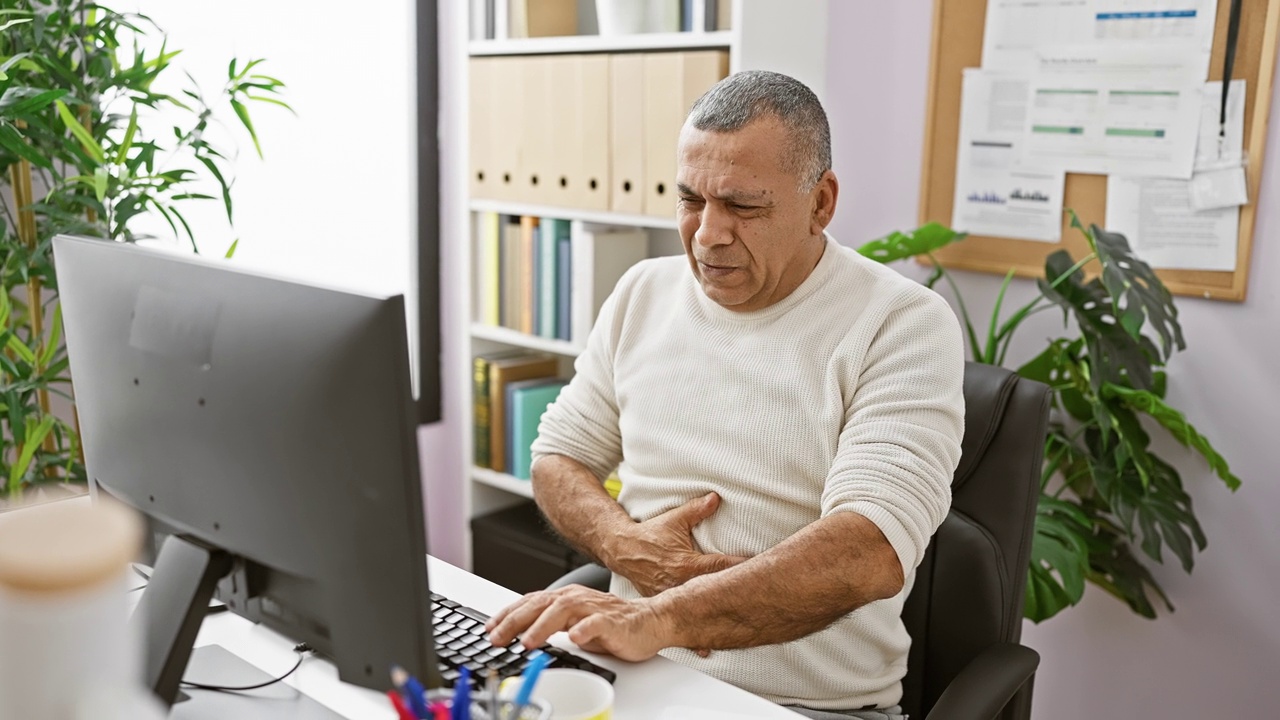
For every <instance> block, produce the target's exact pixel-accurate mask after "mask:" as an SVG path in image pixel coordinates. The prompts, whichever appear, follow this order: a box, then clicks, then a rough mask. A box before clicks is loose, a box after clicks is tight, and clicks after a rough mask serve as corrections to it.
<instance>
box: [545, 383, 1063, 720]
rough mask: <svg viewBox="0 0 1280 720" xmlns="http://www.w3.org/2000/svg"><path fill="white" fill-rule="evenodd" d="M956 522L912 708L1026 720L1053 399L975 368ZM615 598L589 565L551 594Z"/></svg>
mask: <svg viewBox="0 0 1280 720" xmlns="http://www.w3.org/2000/svg"><path fill="white" fill-rule="evenodd" d="M964 398H965V434H964V440H963V442H962V443H961V448H962V454H961V458H960V466H959V467H958V468H956V473H955V477H954V479H953V480H952V484H951V492H952V501H951V512H950V513H948V515H947V517H946V519H945V520H943V522H942V526H941V527H939V528H938V532H937V533H936V534H935V535H934V536H933V540H932V541H931V542H930V544H929V549H928V550H927V551H926V552H925V556H924V560H923V562H922V563H921V564H920V567H919V569H917V570H916V580H915V586H914V587H913V588H912V589H911V594H910V596H908V597H907V602H906V606H905V607H904V608H903V611H902V619H903V622H904V623H905V624H906V626H907V631H908V632H909V633H910V634H911V638H912V642H911V651H910V655H909V656H908V659H907V676H906V678H905V679H904V680H903V683H902V684H903V697H902V708H903V710H904V711H905V712H907V713H908V714H909V715H910V716H911V717H912V718H926V719H927V720H993V718H997V717H998V718H1000V720H1025V718H1028V717H1029V716H1030V714H1031V685H1032V679H1033V675H1034V674H1035V670H1036V666H1037V665H1038V664H1039V662H1040V656H1039V655H1037V654H1036V652H1035V651H1034V650H1031V649H1030V648H1027V647H1024V646H1022V645H1020V644H1018V640H1019V639H1020V638H1021V636H1022V604H1023V591H1024V589H1025V587H1026V579H1027V571H1026V568H1027V562H1028V561H1029V558H1030V555H1031V535H1032V530H1033V529H1034V527H1035V513H1036V501H1037V499H1038V498H1039V495H1040V472H1041V466H1042V461H1043V454H1044V439H1045V432H1046V427H1047V424H1048V418H1049V388H1048V387H1046V386H1045V385H1043V384H1041V383H1037V382H1033V381H1030V380H1026V379H1024V378H1020V377H1018V376H1017V375H1016V374H1014V373H1012V372H1010V371H1008V370H1005V369H1004V368H999V367H995V366H991V365H981V364H978V363H967V364H966V366H965V375H964ZM572 583H578V584H582V585H587V586H588V587H595V588H599V589H602V590H607V589H608V584H609V573H608V571H607V570H605V569H604V568H601V567H600V566H598V565H588V566H585V567H582V568H578V569H577V570H575V571H573V572H571V573H569V574H567V575H565V576H564V577H562V578H561V579H560V580H558V581H557V582H556V583H555V584H554V585H553V586H552V587H559V586H561V585H567V584H572Z"/></svg>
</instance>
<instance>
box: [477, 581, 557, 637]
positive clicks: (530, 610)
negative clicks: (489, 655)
mask: <svg viewBox="0 0 1280 720" xmlns="http://www.w3.org/2000/svg"><path fill="white" fill-rule="evenodd" d="M554 600H555V595H554V594H553V593H550V592H547V591H545V590H544V591H542V592H536V593H530V594H528V595H525V596H524V597H522V598H520V599H519V600H517V601H516V602H515V603H513V604H511V605H510V606H508V607H507V608H506V609H505V610H503V611H502V612H501V613H499V616H500V617H501V619H500V620H499V621H498V622H497V623H495V624H494V626H493V629H492V630H490V631H489V642H490V643H492V644H494V645H497V646H499V647H501V646H504V645H507V644H509V643H510V642H511V641H512V640H514V639H516V636H517V635H519V634H520V633H522V632H524V631H525V630H526V629H527V628H528V627H529V626H530V625H532V624H533V622H534V620H537V619H538V616H539V615H541V614H542V611H543V610H544V609H546V607H547V606H548V605H550V604H551V603H552V602H553V601H554Z"/></svg>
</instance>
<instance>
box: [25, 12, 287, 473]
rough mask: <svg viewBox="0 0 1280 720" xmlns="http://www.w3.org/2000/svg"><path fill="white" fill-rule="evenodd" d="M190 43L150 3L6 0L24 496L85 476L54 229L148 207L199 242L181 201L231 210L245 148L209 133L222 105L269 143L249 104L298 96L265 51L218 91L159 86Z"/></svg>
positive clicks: (77, 229) (93, 226) (122, 224)
mask: <svg viewBox="0 0 1280 720" xmlns="http://www.w3.org/2000/svg"><path fill="white" fill-rule="evenodd" d="M147 47H158V48H159V49H158V50H155V51H147V50H145V49H144V48H147ZM178 54H179V51H177V50H172V49H169V48H168V46H167V43H166V39H165V36H164V33H163V32H162V31H161V30H160V29H159V28H158V27H156V25H155V24H154V23H152V22H151V21H150V20H149V19H147V18H146V17H145V16H142V15H138V14H135V13H119V12H115V11H113V10H110V9H107V8H105V7H103V6H102V5H99V4H96V3H86V2H83V0H21V1H20V2H14V1H13V0H4V1H3V2H0V185H3V187H2V188H0V282H3V292H0V483H2V486H0V487H2V488H3V489H4V490H5V494H6V495H8V496H10V497H13V496H16V495H19V494H21V493H23V492H24V490H26V489H28V488H31V487H33V486H40V487H44V488H51V487H65V486H67V485H68V484H70V485H76V484H78V483H83V482H84V479H85V472H84V464H83V460H82V458H81V456H80V450H79V443H78V437H77V432H76V427H75V416H74V410H73V408H72V406H71V404H70V402H71V396H72V393H71V386H70V377H69V376H68V363H67V357H66V352H65V349H64V346H63V344H62V342H61V320H60V315H59V313H58V309H57V308H58V305H57V277H56V276H55V272H54V265H53V262H52V257H51V254H50V242H51V240H52V238H53V237H54V236H55V235H57V234H59V233H75V234H79V235H92V236H97V237H102V238H110V239H113V240H118V241H122V242H131V241H133V240H136V239H138V238H139V236H140V235H139V231H137V230H135V226H136V225H137V224H138V221H139V220H141V219H143V218H145V217H148V216H150V217H152V218H158V219H161V220H163V221H164V222H165V223H167V224H168V227H169V228H171V229H172V232H173V235H174V236H175V237H177V238H183V239H185V241H186V242H189V243H190V244H191V246H192V247H193V248H196V233H195V231H194V230H193V228H192V227H191V226H190V225H189V224H188V223H187V221H186V218H185V217H184V214H183V210H182V208H184V207H186V206H187V205H188V204H189V203H192V202H203V201H212V202H219V201H221V204H222V206H223V207H224V208H225V210H226V216H227V220H228V222H230V221H231V219H232V203H231V184H232V174H231V162H232V158H233V155H232V154H231V152H230V149H229V148H226V147H222V148H219V147H216V146H215V144H214V142H213V141H212V140H211V139H210V136H211V135H212V134H214V133H211V132H209V131H210V130H212V129H214V126H215V125H216V124H217V119H216V118H217V114H218V113H217V110H219V108H220V107H229V109H230V111H231V113H233V114H234V115H235V116H236V118H237V121H238V124H239V125H240V126H242V127H243V128H244V129H245V130H246V131H247V132H248V135H249V137H250V139H251V140H252V141H253V144H254V147H255V148H258V138H257V135H256V133H255V132H254V128H253V123H252V121H251V118H250V115H249V110H248V108H249V106H250V104H251V103H253V102H266V103H273V104H276V105H284V103H283V101H281V100H280V98H279V91H280V89H281V88H283V83H281V82H280V81H279V80H276V79H274V78H271V77H269V76H266V75H263V74H262V73H261V69H260V62H261V61H259V60H254V61H250V62H247V63H243V64H239V63H237V62H236V61H235V60H232V61H231V63H230V65H229V67H228V72H227V80H226V83H225V85H224V86H223V88H222V89H221V92H220V93H219V94H218V95H217V96H215V98H214V99H213V100H211V101H209V102H206V100H205V98H204V96H203V95H202V94H201V92H200V90H199V88H198V87H196V86H195V84H194V81H191V82H189V83H186V85H185V87H184V88H183V89H181V90H179V91H176V94H167V93H165V92H162V91H160V90H158V89H157V87H158V85H157V80H158V79H159V78H161V77H162V76H164V77H169V76H171V75H174V74H175V73H174V72H170V69H171V68H172V67H173V66H172V65H171V62H172V60H173V59H174V58H175V57H176V56H177V55H178ZM188 79H189V76H188ZM285 107H288V106H287V105H285ZM260 154H261V149H260V148H259V155H260ZM234 247H235V246H234V245H233V246H232V249H233V250H234ZM228 254H230V252H228ZM51 396H52V398H51ZM58 396H61V397H62V398H63V399H64V400H65V401H66V402H65V403H63V407H62V408H61V409H59V408H58V407H57V406H55V405H54V404H53V403H51V400H52V399H56V398H57V397H58Z"/></svg>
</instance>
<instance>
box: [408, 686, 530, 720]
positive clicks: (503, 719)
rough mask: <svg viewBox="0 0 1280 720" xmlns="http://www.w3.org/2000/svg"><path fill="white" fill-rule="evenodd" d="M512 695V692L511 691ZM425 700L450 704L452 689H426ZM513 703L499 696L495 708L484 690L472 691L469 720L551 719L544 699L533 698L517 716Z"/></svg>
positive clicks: (509, 699) (451, 702) (451, 701)
mask: <svg viewBox="0 0 1280 720" xmlns="http://www.w3.org/2000/svg"><path fill="white" fill-rule="evenodd" d="M512 695H514V692H513V693H512ZM427 701H428V702H432V703H436V702H439V703H444V704H445V705H449V706H452V704H453V691H452V690H445V689H441V690H428V691H427ZM515 710H516V707H515V703H514V702H512V701H511V698H499V700H498V706H497V708H494V707H491V706H490V703H489V698H488V695H486V694H485V693H484V692H478V693H472V697H471V720H551V717H552V715H551V705H550V704H548V703H547V702H546V701H545V700H539V699H537V698H534V699H533V700H530V701H529V704H528V705H527V706H525V708H524V712H521V713H520V715H519V717H517V716H516V714H515Z"/></svg>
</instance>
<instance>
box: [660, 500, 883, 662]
mask: <svg viewBox="0 0 1280 720" xmlns="http://www.w3.org/2000/svg"><path fill="white" fill-rule="evenodd" d="M902 584H903V576H902V565H901V563H900V562H899V560H898V556H897V553H895V552H894V550H893V547H892V546H891V545H890V544H889V541H888V540H886V539H885V537H884V535H883V534H882V533H881V532H880V529H879V528H878V527H876V526H875V524H873V523H872V522H871V521H870V520H868V519H866V518H865V517H863V516H861V515H858V514H856V513H852V512H842V513H836V514H834V515H830V516H828V517H825V518H822V519H821V520H818V521H817V522H814V523H812V524H810V525H809V526H808V527H806V528H804V529H803V530H801V531H800V532H798V533H796V534H795V535H793V536H792V537H790V538H788V539H787V540H785V541H784V542H782V543H779V544H778V545H777V546H775V547H773V548H771V549H769V550H768V551H766V552H764V553H761V554H760V555H757V556H755V557H753V558H751V559H750V560H748V561H746V562H744V563H742V564H740V565H737V566H735V567H733V568H730V569H728V570H724V571H722V572H718V573H714V574H710V575H703V576H701V577H697V578H694V579H692V580H690V581H689V582H687V583H685V584H684V585H681V586H680V587H677V588H672V589H670V590H667V591H666V592H663V593H661V594H660V595H658V596H656V597H654V598H652V602H653V604H654V607H655V609H656V610H657V611H658V612H659V613H660V614H661V615H662V616H664V617H665V618H666V619H667V622H668V624H669V627H670V628H671V632H672V638H671V642H670V643H669V644H670V645H673V646H679V647H691V648H708V649H732V648H744V647H755V646H759V645H771V644H774V643H782V642H789V641H791V640H796V639H798V638H801V637H804V636H806V635H809V634H811V633H814V632H817V631H819V630H822V629H823V628H825V627H827V626H828V625H830V624H831V623H833V622H835V621H836V620H838V619H839V618H841V617H843V616H844V615H847V614H848V613H850V612H852V611H853V610H855V609H857V608H859V607H861V606H863V605H865V604H867V603H869V602H873V601H875V600H881V599H884V598H889V597H893V596H894V595H896V594H897V593H898V592H900V591H901V589H902Z"/></svg>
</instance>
